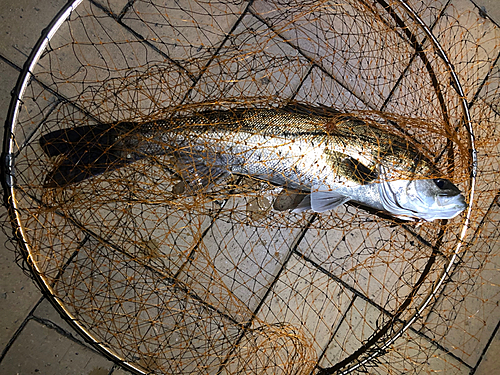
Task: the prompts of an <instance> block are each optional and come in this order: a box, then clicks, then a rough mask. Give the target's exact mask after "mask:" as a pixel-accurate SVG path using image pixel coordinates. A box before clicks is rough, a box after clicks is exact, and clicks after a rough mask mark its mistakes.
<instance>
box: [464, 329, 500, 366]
mask: <svg viewBox="0 0 500 375" xmlns="http://www.w3.org/2000/svg"><path fill="white" fill-rule="evenodd" d="M499 329H500V321H499V322H498V323H497V325H496V327H495V329H494V330H493V332H492V333H491V336H490V338H489V339H488V342H487V344H486V346H485V347H484V349H483V351H482V353H481V356H480V357H479V359H478V360H477V362H476V365H475V366H474V368H473V369H472V370H471V372H470V373H469V375H474V374H475V373H476V371H477V369H478V367H479V365H480V364H481V362H482V361H483V359H484V357H485V355H486V353H487V352H488V349H489V348H490V345H491V343H492V342H493V339H494V338H495V336H496V334H497V332H498V330H499Z"/></svg>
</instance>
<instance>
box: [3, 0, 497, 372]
mask: <svg viewBox="0 0 500 375" xmlns="http://www.w3.org/2000/svg"><path fill="white" fill-rule="evenodd" d="M124 3H125V2H124ZM64 4H65V1H64V0H45V1H43V2H40V1H34V0H15V1H14V0H3V1H1V2H0V18H1V21H2V22H1V25H0V35H1V40H0V71H1V74H0V80H1V81H0V82H1V85H0V123H4V122H5V119H6V114H7V109H8V105H9V102H10V99H11V96H10V93H11V90H12V89H13V88H14V85H15V82H16V80H17V77H18V75H19V73H20V69H21V67H22V65H23V63H24V62H25V60H26V59H27V56H28V55H29V53H30V51H31V49H32V47H33V45H34V44H35V42H36V40H37V39H38V37H39V35H40V33H41V31H42V29H43V28H44V27H45V26H46V25H47V24H48V23H49V21H50V20H51V19H52V18H53V17H54V15H55V14H56V13H57V11H58V10H59V9H60V8H61V7H62V6H63V5H64ZM451 4H453V5H454V6H455V7H456V8H457V9H460V11H465V10H467V9H470V10H471V12H473V13H474V14H479V15H483V16H484V15H485V14H486V15H487V17H489V18H490V19H488V22H489V23H490V24H491V25H492V27H493V28H496V27H498V26H495V25H500V3H498V0H489V1H487V0H475V1H474V2H472V1H469V0H452V1H451ZM482 38H483V39H482V40H484V45H485V46H487V48H488V51H487V54H488V56H494V57H496V56H497V55H498V54H499V52H500V49H499V44H500V43H499V42H500V41H499V40H498V33H493V32H491V33H489V34H488V33H487V34H485V35H483V36H482ZM492 60H493V61H495V58H493V59H492ZM454 63H455V64H459V63H460V62H457V61H454ZM490 69H492V70H494V71H496V76H493V77H494V79H495V81H492V82H490V83H491V86H490V87H493V86H494V85H498V80H499V79H500V78H499V77H500V75H499V74H498V69H499V68H498V66H496V67H494V66H487V67H486V68H485V69H484V70H483V71H482V72H481V74H477V75H475V76H474V82H471V81H469V82H468V84H469V85H471V86H474V85H476V84H478V83H479V82H482V81H483V79H484V78H485V77H486V74H487V73H488V72H489V70H490ZM495 77H496V78H495ZM496 100H498V96H497V97H496ZM496 126H497V127H500V124H499V123H496ZM491 207H492V208H491V209H490V211H489V213H488V215H489V216H488V220H487V224H486V225H485V228H484V230H483V232H482V233H483V234H485V235H487V234H488V233H491V234H490V235H491V236H492V237H486V239H485V241H489V242H490V243H492V244H493V245H492V248H491V252H490V254H489V257H490V258H489V259H490V260H489V262H488V263H487V266H486V267H483V268H481V269H479V270H478V272H480V274H476V275H474V276H475V277H476V280H478V283H480V284H478V285H475V286H473V287H472V289H471V292H470V293H469V296H470V298H469V297H468V298H469V299H468V300H467V301H466V302H465V303H462V304H461V305H460V309H461V311H459V313H458V314H456V318H455V319H456V321H449V322H442V324H445V325H449V326H450V327H451V328H452V329H450V331H449V333H448V334H447V335H448V336H447V338H448V340H447V341H446V342H445V344H444V345H441V346H440V349H439V352H437V353H439V354H438V355H439V356H442V357H446V358H447V359H446V361H449V362H450V363H451V362H456V363H457V364H456V366H455V369H456V371H455V372H452V371H451V370H448V371H447V372H443V373H445V374H448V373H449V374H451V373H460V374H466V373H469V374H476V375H493V374H495V373H500V332H499V329H498V328H499V327H500V308H498V304H499V295H500V294H499V292H500V287H499V286H500V277H499V276H498V274H499V272H498V271H499V267H500V262H499V259H498V258H499V257H500V247H499V246H498V241H497V240H498V231H497V230H496V228H497V224H498V218H499V217H500V207H498V205H492V206H491ZM1 213H2V215H3V217H4V218H6V216H5V210H4V209H3V208H2V209H1ZM1 236H2V237H1V241H0V244H2V245H3V246H1V247H0V351H1V357H0V374H2V375H3V374H5V375H11V374H12V375H14V374H21V375H27V374H85V375H87V374H88V375H106V374H113V375H118V374H125V373H127V372H126V371H125V370H123V369H121V368H120V367H119V366H118V365H116V364H114V363H112V362H110V361H109V360H108V359H107V358H105V357H104V356H103V355H101V354H100V353H98V352H96V351H95V350H94V349H93V348H92V347H91V346H90V345H88V344H86V343H85V342H84V340H83V339H82V338H81V337H80V336H79V334H78V333H76V332H75V331H74V330H73V329H72V328H71V327H70V326H69V325H68V324H67V323H65V322H64V320H63V319H61V317H60V316H59V315H58V313H57V312H56V311H55V310H54V308H53V307H52V306H51V305H50V303H48V301H47V300H46V299H45V298H44V297H43V296H42V294H41V293H40V291H39V289H38V288H37V287H36V286H35V285H34V283H33V282H32V281H31V280H30V279H29V278H28V277H27V276H26V275H25V274H24V273H23V271H22V270H21V269H20V267H19V266H18V265H17V264H16V262H15V253H14V252H13V246H12V245H11V244H10V243H9V241H8V239H7V237H6V236H5V235H3V234H2V235H1ZM479 243H481V242H479ZM495 244H496V245H495ZM471 261H472V260H471ZM476 307H477V308H476ZM469 321H470V323H469ZM468 335H469V336H470V337H471V338H472V339H471V340H464V337H468ZM429 336H430V337H432V334H431V333H429ZM470 341H473V342H474V343H473V345H472V344H471V342H470ZM459 343H460V344H459ZM461 345H464V348H465V346H467V345H469V347H467V348H465V349H464V350H463V352H466V353H467V356H461V355H460V354H457V353H459V352H460V348H461ZM470 345H472V346H470ZM419 347H420V348H421V349H420V350H425V348H426V345H424V344H422V345H420V346H419ZM457 358H460V361H458V362H457ZM433 366H436V367H435V371H439V369H440V367H439V364H437V365H435V362H433V361H429V368H431V369H432V368H433Z"/></svg>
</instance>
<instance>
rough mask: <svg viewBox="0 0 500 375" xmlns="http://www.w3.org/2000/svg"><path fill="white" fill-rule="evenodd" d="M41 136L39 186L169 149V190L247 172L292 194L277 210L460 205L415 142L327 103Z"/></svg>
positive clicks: (446, 213) (416, 212) (437, 212)
mask: <svg viewBox="0 0 500 375" xmlns="http://www.w3.org/2000/svg"><path fill="white" fill-rule="evenodd" d="M39 143H40V146H41V148H42V150H43V151H44V152H45V154H46V155H47V156H48V157H50V158H53V159H54V160H56V164H55V166H54V168H53V169H52V171H50V172H49V173H48V174H47V176H46V179H45V183H44V186H45V187H46V188H64V187H66V186H69V185H72V184H76V183H78V182H81V181H83V180H85V179H88V178H91V177H93V176H96V175H99V174H103V173H106V172H108V171H111V170H114V169H117V168H122V167H124V166H126V165H129V164H131V163H134V162H137V161H138V160H141V159H144V158H151V157H158V156H167V157H168V160H170V161H171V162H170V163H171V170H172V171H174V172H175V173H176V174H177V175H178V176H180V178H181V180H182V182H181V186H180V187H179V185H178V186H176V187H175V189H177V193H188V192H189V191H191V192H196V191H199V190H201V189H203V188H206V187H207V186H211V185H213V184H216V183H217V181H219V180H221V179H224V178H227V177H228V176H245V177H249V178H252V179H255V180H260V181H265V182H267V183H269V184H271V185H273V186H276V187H280V188H282V189H283V190H286V191H291V192H295V193H296V195H295V199H292V200H291V201H293V202H294V203H293V205H292V206H291V207H284V208H283V207H281V208H280V209H279V210H285V209H287V208H290V211H292V212H293V213H301V212H304V211H308V210H311V211H313V212H317V213H323V212H326V211H329V210H334V209H336V208H337V207H339V206H341V205H343V204H346V203H353V204H356V205H360V206H361V207H366V208H367V209H370V210H375V211H380V212H383V213H386V214H389V215H390V216H393V217H396V218H399V219H402V220H407V221H433V220H437V219H452V218H454V217H455V216H457V215H459V214H460V213H461V212H462V211H463V210H464V209H465V208H466V207H467V204H466V202H465V198H464V195H463V194H462V192H461V191H460V189H459V188H458V187H457V186H456V185H455V184H453V183H452V182H451V181H450V180H449V179H447V178H445V176H444V175H443V174H442V173H440V172H439V170H438V169H437V167H436V166H435V164H434V163H433V162H432V161H431V160H430V157H429V156H428V154H427V153H425V152H423V151H421V150H422V147H421V146H419V145H417V144H416V143H415V142H413V141H411V140H410V139H408V137H404V136H403V135H401V134H399V133H396V132H392V131H390V130H388V129H387V127H384V126H381V124H380V122H379V121H375V120H373V119H367V118H363V117H362V116H360V115H354V114H349V113H342V112H340V111H337V110H335V109H334V108H330V107H325V106H315V105H309V104H303V103H291V104H288V105H286V106H283V107H269V108H233V109H225V110H222V109H204V110H200V111H193V112H192V113H177V114H175V113H174V114H172V115H170V116H167V117H165V118H164V119H158V120H152V121H144V122H140V121H136V122H133V121H132V122H126V121H124V122H116V123H109V124H96V125H83V126H77V127H73V128H66V129H59V130H55V131H52V132H49V133H47V134H44V135H42V136H41V137H40V140H39ZM297 197H298V199H297ZM277 206H280V205H279V204H275V207H277Z"/></svg>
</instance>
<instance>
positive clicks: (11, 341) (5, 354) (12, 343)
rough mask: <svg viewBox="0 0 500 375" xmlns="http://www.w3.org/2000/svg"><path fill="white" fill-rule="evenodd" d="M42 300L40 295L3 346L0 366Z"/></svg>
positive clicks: (43, 297)
mask: <svg viewBox="0 0 500 375" xmlns="http://www.w3.org/2000/svg"><path fill="white" fill-rule="evenodd" d="M37 291H39V292H40V289H39V287H38V285H37ZM44 299H45V296H43V295H42V296H41V297H40V299H39V300H38V301H37V302H36V304H35V306H34V307H33V308H32V309H31V310H30V312H29V313H28V315H27V316H26V318H24V320H23V321H22V323H21V325H20V326H19V327H18V328H17V330H16V332H14V334H13V335H12V336H11V338H10V339H9V342H8V343H7V344H6V345H5V347H4V348H3V350H2V353H1V354H0V364H1V363H2V361H3V360H4V358H5V357H6V356H7V354H8V352H9V350H10V348H11V347H12V345H14V343H15V342H16V340H17V338H18V337H19V335H20V334H21V332H22V331H23V329H24V328H25V327H26V325H27V324H28V322H29V321H30V320H31V319H32V316H33V313H34V312H35V310H36V309H37V308H38V306H40V304H41V303H42V301H43V300H44Z"/></svg>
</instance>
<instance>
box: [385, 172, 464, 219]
mask: <svg viewBox="0 0 500 375" xmlns="http://www.w3.org/2000/svg"><path fill="white" fill-rule="evenodd" d="M379 192H380V196H381V200H382V204H383V206H384V209H385V210H386V211H387V212H389V213H391V214H392V215H394V216H396V217H401V218H407V219H408V218H409V219H421V220H425V221H432V220H437V219H451V218H454V217H455V216H457V215H458V214H460V213H461V212H462V211H463V210H465V208H466V207H467V204H466V203H465V198H464V196H463V194H462V193H461V191H460V189H459V188H458V187H456V186H455V185H454V184H453V183H452V182H451V181H449V180H447V179H444V178H435V179H415V180H392V181H385V182H382V183H380V186H379Z"/></svg>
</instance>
